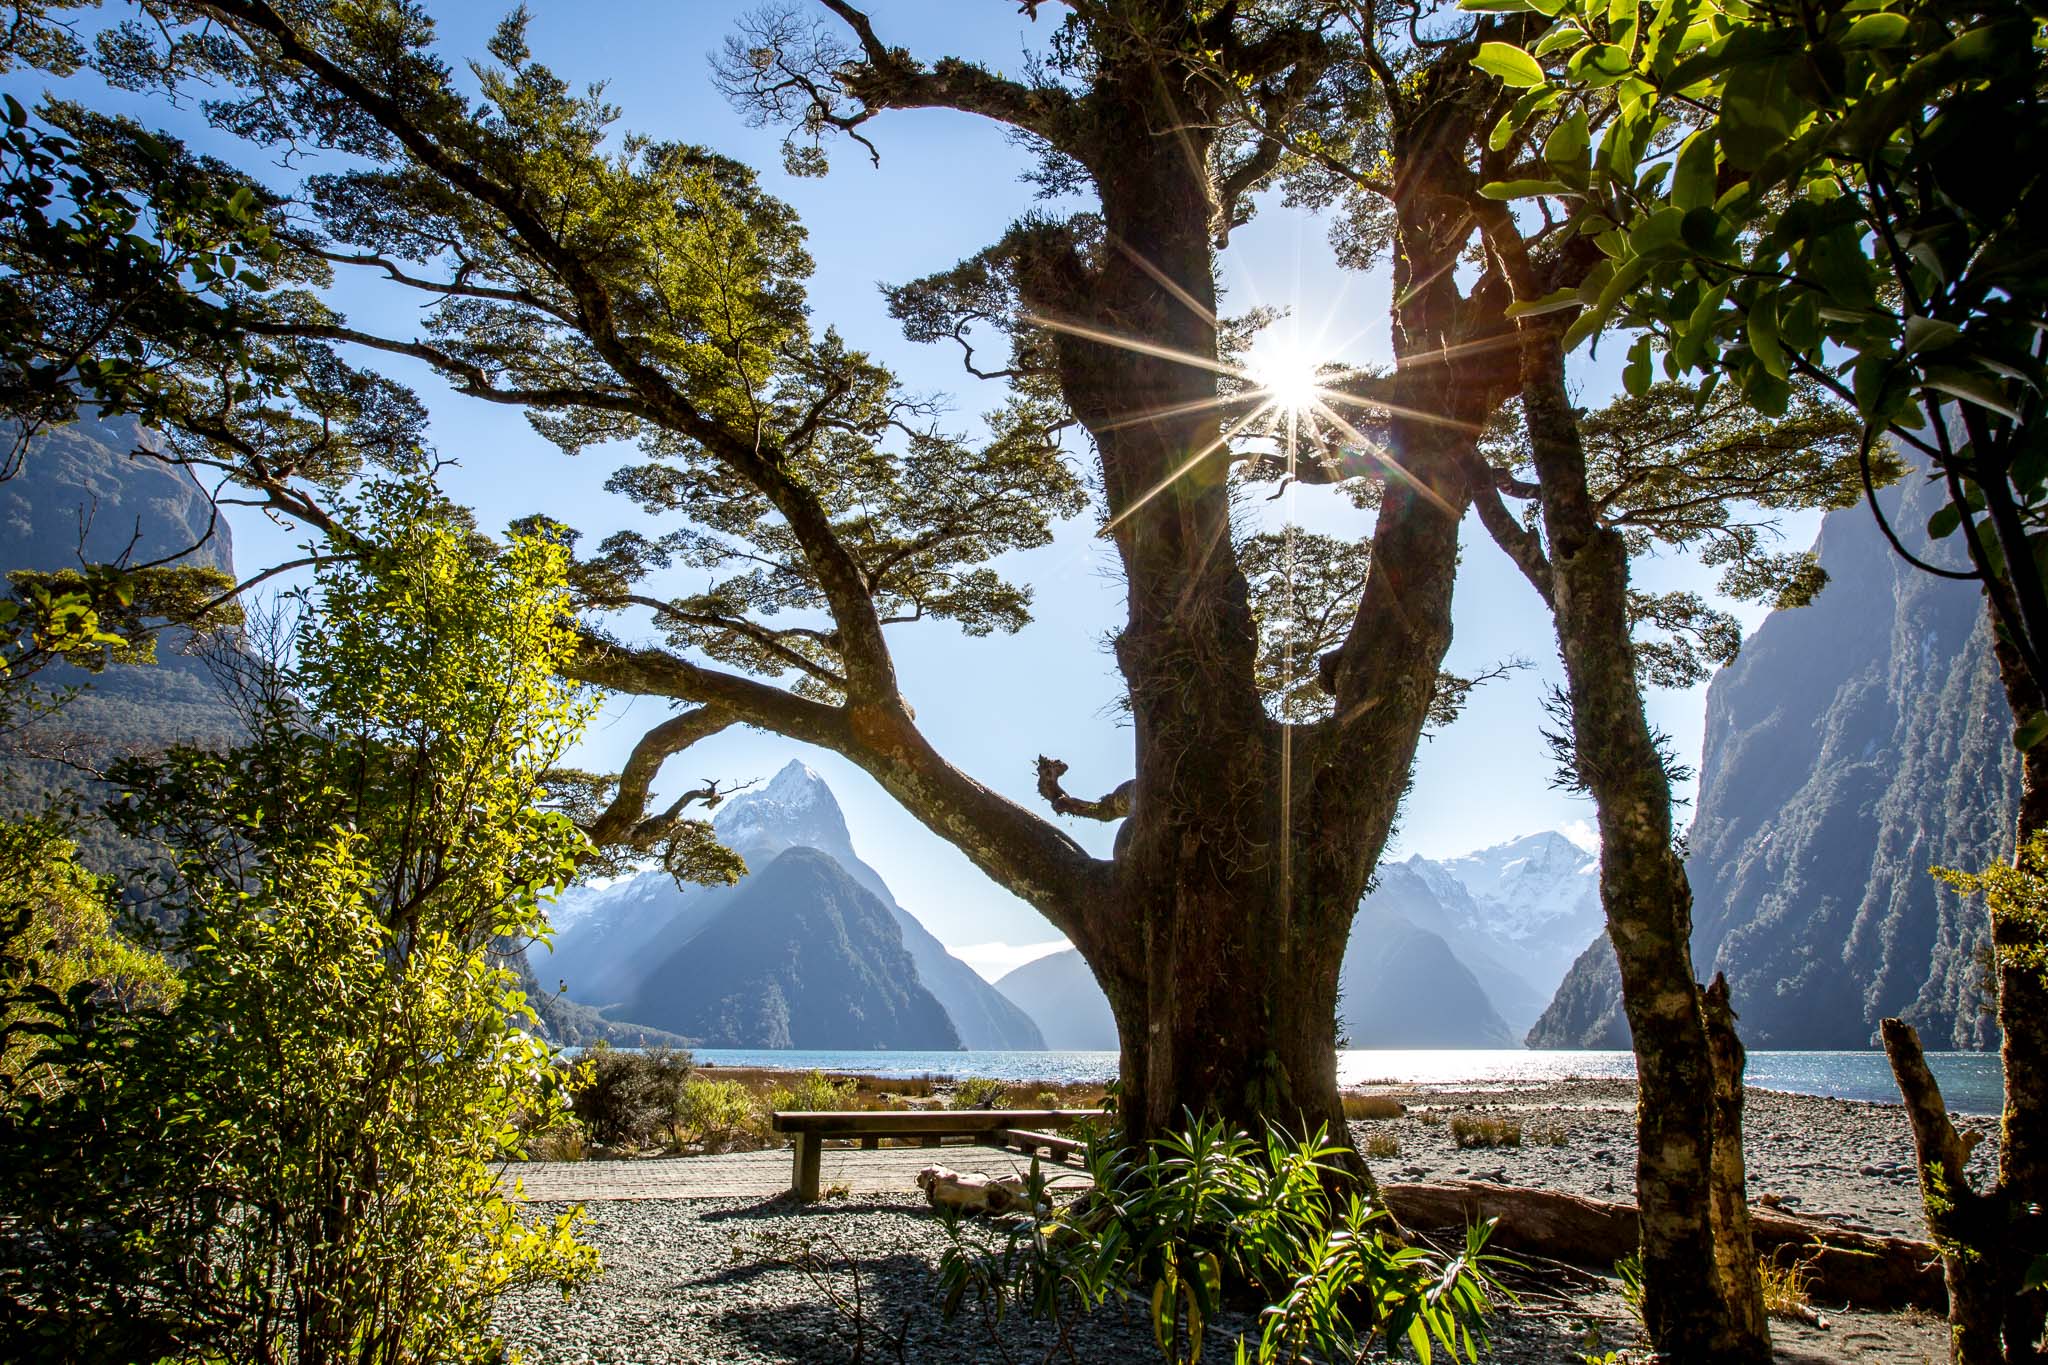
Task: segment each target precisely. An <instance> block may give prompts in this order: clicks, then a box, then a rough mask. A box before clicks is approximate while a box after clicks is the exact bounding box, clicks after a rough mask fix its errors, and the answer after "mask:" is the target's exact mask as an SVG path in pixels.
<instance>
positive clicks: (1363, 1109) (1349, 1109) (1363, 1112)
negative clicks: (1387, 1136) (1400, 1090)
mask: <svg viewBox="0 0 2048 1365" xmlns="http://www.w3.org/2000/svg"><path fill="white" fill-rule="evenodd" d="M1342 1098H1343V1101H1344V1117H1345V1118H1347V1119H1397V1118H1400V1117H1401V1116H1402V1115H1403V1114H1405V1113H1407V1112H1408V1106H1407V1105H1405V1104H1403V1103H1401V1101H1399V1100H1397V1099H1395V1098H1394V1097H1393V1096H1392V1095H1358V1094H1348V1093H1347V1094H1345V1095H1344V1096H1343V1097H1342Z"/></svg>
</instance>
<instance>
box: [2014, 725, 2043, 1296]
mask: <svg viewBox="0 0 2048 1365" xmlns="http://www.w3.org/2000/svg"><path fill="white" fill-rule="evenodd" d="M2044 739H2048V711H2036V712H2035V713H2034V714H2033V715H2031V716H2028V717H2027V719H2026V723H2025V724H2023V725H2018V726H2015V727H2014V728H2013V732H2012V747H2013V748H2015V749H2018V750H2019V751H2020V752H2021V753H2025V752H2026V751H2027V750H2029V749H2031V748H2033V747H2034V746H2035V745H2036V744H2039V743H2040V742H2041V741H2042V740H2044ZM2044 1262H2048V1256H2037V1257H2035V1258H2034V1263H2033V1264H2032V1265H2031V1266H2028V1267H2027V1286H2026V1287H2027V1288H2028V1289H2038V1288H2039V1287H2040V1286H2041V1284H2042V1283H2043V1282H2044V1281H2043V1278H2042V1277H2043V1276H2044V1275H2048V1265H2044Z"/></svg>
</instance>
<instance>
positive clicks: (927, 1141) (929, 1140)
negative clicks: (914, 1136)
mask: <svg viewBox="0 0 2048 1365" xmlns="http://www.w3.org/2000/svg"><path fill="white" fill-rule="evenodd" d="M919 1141H920V1142H922V1143H923V1144H924V1145H925V1146H927V1147H937V1146H938V1145H939V1144H940V1143H941V1142H942V1141H943V1139H941V1138H937V1137H926V1138H920V1139H919Z"/></svg>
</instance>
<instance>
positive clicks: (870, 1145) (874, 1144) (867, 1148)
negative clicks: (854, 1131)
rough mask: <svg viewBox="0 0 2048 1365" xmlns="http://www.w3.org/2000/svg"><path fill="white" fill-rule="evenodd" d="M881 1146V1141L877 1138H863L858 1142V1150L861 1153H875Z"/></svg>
mask: <svg viewBox="0 0 2048 1365" xmlns="http://www.w3.org/2000/svg"><path fill="white" fill-rule="evenodd" d="M881 1145H882V1140H881V1139H880V1138H878V1137H864V1138H862V1139H861V1140H860V1149H861V1150H862V1151H863V1152H872V1151H875V1150H877V1149H878V1148H880V1147H881Z"/></svg>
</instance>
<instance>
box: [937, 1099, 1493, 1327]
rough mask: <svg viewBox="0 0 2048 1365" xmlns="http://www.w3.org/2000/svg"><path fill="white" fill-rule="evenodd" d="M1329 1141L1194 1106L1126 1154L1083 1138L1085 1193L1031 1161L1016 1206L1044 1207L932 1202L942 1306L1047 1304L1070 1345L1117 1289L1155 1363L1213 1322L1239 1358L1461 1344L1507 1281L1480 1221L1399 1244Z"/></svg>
mask: <svg viewBox="0 0 2048 1365" xmlns="http://www.w3.org/2000/svg"><path fill="white" fill-rule="evenodd" d="M1343 1155H1344V1150H1343V1149H1342V1148H1340V1147H1337V1146H1335V1145H1332V1144H1331V1143H1330V1142H1329V1141H1328V1140H1327V1137H1326V1134H1325V1133H1324V1132H1323V1131H1320V1130H1318V1131H1317V1132H1315V1133H1313V1134H1311V1135H1310V1136H1309V1137H1308V1138H1306V1139H1295V1138H1292V1137H1290V1136H1288V1135H1286V1134H1284V1133H1280V1132H1277V1131H1268V1133H1267V1134H1266V1136H1265V1139H1264V1140H1263V1141H1255V1140H1253V1139H1252V1138H1251V1137H1250V1136H1249V1135H1247V1134H1245V1133H1243V1132H1238V1131H1235V1130H1233V1129H1230V1128H1228V1127H1226V1126H1225V1125H1223V1124H1222V1123H1220V1122H1215V1121H1206V1120H1195V1121H1192V1122H1191V1123H1190V1125H1189V1126H1188V1127H1187V1128H1186V1129H1184V1130H1183V1131H1181V1132H1177V1133H1173V1134H1170V1135H1168V1136H1166V1137H1163V1138H1160V1139H1157V1140H1156V1141H1154V1142H1153V1143H1152V1144H1150V1146H1149V1147H1148V1148H1147V1149H1146V1151H1145V1153H1144V1154H1143V1156H1141V1157H1140V1156H1134V1155H1132V1154H1130V1153H1129V1152H1128V1151H1127V1150H1126V1149H1125V1148H1124V1147H1123V1146H1122V1144H1120V1143H1117V1142H1114V1141H1110V1142H1097V1143H1094V1144H1092V1145H1091V1146H1090V1148H1089V1152H1088V1167H1089V1172H1090V1174H1091V1176H1092V1178H1093V1187H1092V1192H1090V1193H1086V1194H1082V1195H1081V1196H1079V1197H1077V1198H1075V1199H1073V1200H1072V1201H1071V1202H1069V1203H1066V1204H1064V1205H1059V1204H1057V1203H1056V1201H1055V1200H1054V1198H1053V1192H1052V1190H1051V1189H1050V1188H1049V1187H1048V1185H1047V1183H1046V1181H1045V1179H1044V1177H1043V1175H1042V1173H1041V1172H1040V1171H1039V1169H1038V1166H1037V1164H1036V1163H1035V1162H1034V1163H1033V1166H1032V1170H1031V1175H1030V1177H1029V1179H1028V1181H1027V1198H1026V1200H1025V1207H1027V1208H1042V1209H1046V1210H1048V1212H1047V1213H1046V1214H1045V1216H1042V1217H1033V1216H1029V1215H1026V1216H1020V1217H1016V1218H1012V1219H1009V1220H981V1221H971V1220H966V1219H962V1218H960V1217H958V1216H956V1215H953V1214H950V1213H946V1212H944V1211H942V1214H941V1216H942V1218H943V1220H944V1225H945V1230H946V1235H947V1238H948V1242H949V1245H948V1247H947V1249H946V1251H945V1253H944V1255H943V1257H942V1258H941V1261H940V1266H939V1284H940V1290H941V1295H942V1297H941V1303H940V1307H941V1310H942V1312H943V1313H944V1314H945V1316H946V1317H947V1318H948V1319H949V1320H950V1319H953V1318H955V1317H957V1316H958V1315H959V1314H960V1313H961V1312H962V1311H964V1310H968V1309H972V1310H973V1312H974V1313H975V1315H976V1316H977V1317H978V1318H979V1320H980V1322H981V1324H982V1326H983V1327H984V1329H985V1330H986V1331H987V1333H988V1334H989V1336H990V1339H991V1340H992V1341H999V1340H1000V1338H999V1337H998V1336H997V1333H998V1331H999V1328H1000V1325H1001V1322H1002V1320H1003V1318H1004V1316H1005V1315H1006V1314H1007V1313H1008V1312H1010V1311H1013V1310H1014V1311H1018V1312H1022V1313H1025V1314H1027V1315H1029V1316H1032V1317H1036V1318H1040V1319H1044V1320H1046V1321H1048V1322H1050V1323H1051V1324H1052V1326H1053V1328H1054V1330H1055V1335H1056V1343H1055V1350H1062V1351H1064V1353H1065V1354H1066V1355H1067V1356H1068V1358H1070V1359H1071V1358H1074V1353H1073V1349H1072V1341H1071V1338H1070V1335H1069V1334H1070V1330H1071V1327H1072V1325H1073V1323H1074V1322H1075V1321H1076V1320H1077V1319H1078V1318H1079V1317H1081V1316H1082V1315H1085V1314H1087V1313H1089V1312H1091V1311H1093V1310H1095V1309H1097V1308H1099V1307H1101V1306H1102V1305H1104V1304H1105V1303H1108V1302H1111V1301H1115V1302H1117V1303H1119V1304H1124V1303H1130V1302H1135V1303H1136V1304H1137V1305H1138V1306H1139V1308H1140V1310H1141V1311H1143V1312H1145V1313H1146V1315H1147V1316H1148V1318H1149V1320H1150V1323H1151V1327H1152V1335H1153V1339H1154V1341H1155V1343H1156V1344H1157V1345H1158V1348H1159V1352H1160V1355H1161V1357H1162V1358H1163V1359H1164V1360H1166V1361H1168V1362H1169V1363H1170V1365H1194V1362H1196V1361H1198V1360H1200V1359H1202V1358H1204V1355H1205V1347H1206V1346H1207V1345H1208V1342H1209V1339H1210V1337H1211V1335H1212V1333H1213V1332H1215V1331H1218V1330H1225V1331H1229V1330H1235V1334H1236V1339H1235V1342H1234V1348H1235V1351H1236V1359H1237V1360H1238V1361H1239V1362H1249V1361H1254V1360H1256V1361H1259V1362H1262V1363H1264V1362H1290V1363H1291V1362H1300V1361H1307V1360H1310V1359H1341V1360H1358V1359H1363V1358H1365V1357H1366V1356H1367V1355H1368V1354H1369V1353H1371V1352H1373V1351H1375V1350H1376V1349H1381V1348H1386V1347H1391V1346H1394V1345H1395V1344H1396V1343H1406V1344H1407V1347H1408V1348H1409V1349H1410V1350H1412V1351H1413V1352H1414V1353H1415V1355H1416V1356H1417V1358H1419V1359H1422V1360H1429V1359H1431V1358H1432V1357H1433V1353H1434V1352H1437V1351H1441V1352H1442V1353H1443V1354H1444V1355H1445V1356H1448V1357H1449V1358H1451V1359H1452V1360H1465V1361H1470V1360H1476V1359H1477V1358H1478V1353H1479V1351H1480V1350H1481V1349H1482V1348H1483V1347H1484V1346H1485V1345H1486V1344H1487V1335H1486V1331H1485V1326H1486V1324H1485V1318H1486V1315H1487V1313H1488V1312H1489V1311H1490V1308H1491V1306H1492V1302H1493V1300H1494V1298H1496V1297H1505V1291H1504V1290H1502V1289H1501V1287H1500V1285H1499V1283H1498V1281H1497V1280H1496V1278H1495V1272H1496V1271H1497V1270H1499V1269H1503V1268H1506V1267H1508V1266H1511V1265H1513V1264H1514V1263H1513V1262H1511V1261H1508V1260H1507V1259H1506V1258H1504V1257H1501V1256H1498V1255H1496V1254H1495V1253H1493V1252H1490V1251H1488V1250H1487V1239H1488V1237H1489V1235H1490V1234H1491V1232H1492V1228H1493V1225H1492V1224H1491V1223H1490V1222H1488V1223H1483V1224H1478V1225H1475V1226H1473V1227H1471V1228H1469V1229H1468V1230H1467V1235H1466V1239H1465V1244H1464V1246H1463V1247H1462V1248H1461V1249H1459V1250H1458V1251H1457V1252H1456V1253H1454V1254H1446V1253H1442V1252H1438V1251H1436V1250H1433V1249H1431V1248H1429V1247H1426V1246H1422V1245H1418V1244H1414V1243H1411V1242H1408V1241H1406V1240H1404V1239H1403V1238H1402V1237H1401V1236H1400V1235H1399V1233H1398V1232H1397V1231H1396V1229H1395V1228H1394V1226H1393V1224H1392V1222H1391V1220H1389V1219H1388V1217H1387V1216H1386V1214H1385V1212H1384V1211H1383V1210H1382V1209H1380V1208H1379V1207H1378V1206H1377V1205H1375V1204H1374V1203H1373V1202H1372V1201H1371V1200H1370V1199H1369V1198H1368V1196H1367V1194H1366V1192H1365V1190H1364V1189H1363V1188H1362V1187H1361V1186H1360V1185H1359V1184H1358V1183H1356V1181H1355V1180H1354V1178H1353V1177H1352V1175H1351V1174H1350V1173H1349V1170H1348V1169H1347V1168H1346V1167H1345V1166H1343V1165H1342V1164H1340V1162H1341V1159H1342V1157H1343ZM1230 1314H1237V1315H1241V1316H1240V1317H1239V1319H1238V1322H1240V1323H1241V1324H1242V1325H1241V1326H1233V1325H1224V1326H1221V1327H1219V1318H1225V1315H1230ZM1225 1321H1226V1323H1228V1322H1229V1319H1227V1318H1225ZM1219 1354H1220V1353H1219ZM1209 1358H1211V1359H1214V1358H1216V1356H1215V1355H1211V1356H1209Z"/></svg>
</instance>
